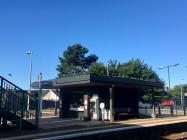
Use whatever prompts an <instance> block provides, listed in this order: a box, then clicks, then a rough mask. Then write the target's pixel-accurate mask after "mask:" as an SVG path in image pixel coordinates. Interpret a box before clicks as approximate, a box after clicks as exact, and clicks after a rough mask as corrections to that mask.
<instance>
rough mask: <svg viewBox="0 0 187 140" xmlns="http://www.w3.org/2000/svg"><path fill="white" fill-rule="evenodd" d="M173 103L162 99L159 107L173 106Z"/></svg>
mask: <svg viewBox="0 0 187 140" xmlns="http://www.w3.org/2000/svg"><path fill="white" fill-rule="evenodd" d="M174 104H175V103H174V101H173V100H172V99H164V100H163V101H162V102H161V105H162V106H173V105H174Z"/></svg>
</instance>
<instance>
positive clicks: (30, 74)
mask: <svg viewBox="0 0 187 140" xmlns="http://www.w3.org/2000/svg"><path fill="white" fill-rule="evenodd" d="M27 54H28V55H29V57H30V72H29V94H30V95H31V81H32V51H29V52H28V53H27ZM29 104H30V101H29V95H28V99H27V111H29Z"/></svg>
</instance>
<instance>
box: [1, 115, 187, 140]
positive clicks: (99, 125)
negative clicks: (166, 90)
mask: <svg viewBox="0 0 187 140" xmlns="http://www.w3.org/2000/svg"><path fill="white" fill-rule="evenodd" d="M183 122H187V116H180V117H168V118H157V119H152V118H149V119H131V120H125V121H116V122H114V123H112V124H111V123H109V122H107V121H106V122H103V121H81V120H77V119H60V118H58V117H54V116H52V117H48V118H42V119H41V121H40V129H38V130H19V129H17V130H15V129H7V130H0V139H3V140H22V139H25V140H29V139H39V138H48V139H52V138H53V139H55V138H56V136H58V137H59V136H61V138H65V137H68V136H69V137H71V136H74V137H75V136H76V135H77V136H78V135H80V134H81V135H84V134H85V135H86V134H88V133H89V134H91V133H95V134H96V133H104V132H106V133H107V132H110V131H117V130H119V131H120V130H129V129H135V128H136V129H137V128H143V127H154V126H158V125H168V124H172V123H173V124H174V123H183Z"/></svg>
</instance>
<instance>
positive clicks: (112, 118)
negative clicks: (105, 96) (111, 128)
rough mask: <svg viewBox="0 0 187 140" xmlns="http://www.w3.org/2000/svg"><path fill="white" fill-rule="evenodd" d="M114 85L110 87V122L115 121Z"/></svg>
mask: <svg viewBox="0 0 187 140" xmlns="http://www.w3.org/2000/svg"><path fill="white" fill-rule="evenodd" d="M113 88H114V87H113V86H112V87H110V122H111V123H112V122H114V95H113V94H114V89H113Z"/></svg>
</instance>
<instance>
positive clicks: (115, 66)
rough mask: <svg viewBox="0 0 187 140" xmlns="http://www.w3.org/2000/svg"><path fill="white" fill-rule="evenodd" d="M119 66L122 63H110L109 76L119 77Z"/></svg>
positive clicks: (115, 61) (110, 61)
mask: <svg viewBox="0 0 187 140" xmlns="http://www.w3.org/2000/svg"><path fill="white" fill-rule="evenodd" d="M119 66H120V63H119V62H118V61H117V60H109V61H108V71H109V76H113V77H119Z"/></svg>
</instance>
